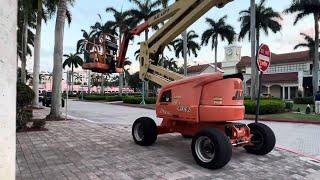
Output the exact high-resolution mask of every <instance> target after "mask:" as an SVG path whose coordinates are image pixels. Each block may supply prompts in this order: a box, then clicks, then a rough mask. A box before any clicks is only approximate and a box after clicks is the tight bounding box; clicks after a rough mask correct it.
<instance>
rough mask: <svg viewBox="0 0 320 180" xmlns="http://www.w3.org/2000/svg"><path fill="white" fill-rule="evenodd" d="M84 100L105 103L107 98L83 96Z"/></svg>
mask: <svg viewBox="0 0 320 180" xmlns="http://www.w3.org/2000/svg"><path fill="white" fill-rule="evenodd" d="M80 98H81V97H80ZM83 99H84V100H88V101H103V100H106V97H105V96H101V95H86V96H83Z"/></svg>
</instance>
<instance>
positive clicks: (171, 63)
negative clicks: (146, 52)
mask: <svg viewBox="0 0 320 180" xmlns="http://www.w3.org/2000/svg"><path fill="white" fill-rule="evenodd" d="M162 59H163V67H164V68H166V69H169V70H170V71H174V72H178V69H179V68H178V64H177V61H176V60H174V59H173V58H168V57H165V58H162Z"/></svg>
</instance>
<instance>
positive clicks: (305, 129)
mask: <svg viewBox="0 0 320 180" xmlns="http://www.w3.org/2000/svg"><path fill="white" fill-rule="evenodd" d="M64 111H65V110H64ZM68 115H69V117H70V118H73V119H79V120H85V121H88V122H91V123H103V124H105V123H110V124H133V122H134V121H135V120H136V119H137V118H139V117H142V116H147V117H151V118H153V119H154V120H155V121H156V122H157V123H158V124H159V123H160V122H161V119H158V118H156V114H155V111H154V110H149V109H142V108H133V107H126V106H119V105H113V104H107V103H102V102H82V101H73V100H69V101H68ZM243 122H244V123H251V122H252V121H243ZM264 123H265V124H267V125H268V126H270V127H271V128H272V129H273V131H274V132H275V135H276V139H277V144H276V145H277V146H278V147H281V148H285V149H289V150H292V151H295V152H299V153H302V154H305V155H309V156H312V157H315V158H318V159H320V138H319V137H320V125H312V124H297V123H282V122H281V123H279V122H264Z"/></svg>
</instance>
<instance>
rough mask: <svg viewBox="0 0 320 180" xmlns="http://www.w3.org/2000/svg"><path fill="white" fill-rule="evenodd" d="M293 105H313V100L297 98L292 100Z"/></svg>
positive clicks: (311, 98)
mask: <svg viewBox="0 0 320 180" xmlns="http://www.w3.org/2000/svg"><path fill="white" fill-rule="evenodd" d="M293 101H294V103H295V104H310V105H311V104H314V98H313V97H312V96H311V97H297V98H295V99H294V100H293Z"/></svg>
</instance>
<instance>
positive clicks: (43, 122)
mask: <svg viewBox="0 0 320 180" xmlns="http://www.w3.org/2000/svg"><path fill="white" fill-rule="evenodd" d="M45 125H46V120H45V119H35V120H33V123H32V127H34V128H37V129H42V128H44V126H45Z"/></svg>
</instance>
